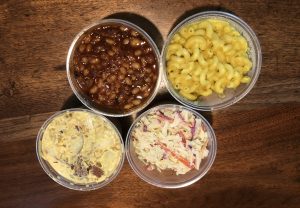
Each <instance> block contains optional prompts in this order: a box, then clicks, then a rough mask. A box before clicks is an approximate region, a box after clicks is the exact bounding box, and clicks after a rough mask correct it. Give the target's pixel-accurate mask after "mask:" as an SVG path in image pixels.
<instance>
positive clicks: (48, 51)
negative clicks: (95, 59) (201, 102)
mask: <svg viewBox="0 0 300 208" xmlns="http://www.w3.org/2000/svg"><path fill="white" fill-rule="evenodd" d="M211 7H216V8H218V9H220V8H224V9H227V10H230V11H232V12H234V13H235V14H237V15H238V16H240V17H241V18H242V19H244V20H245V21H246V22H247V23H249V25H250V26H252V27H253V29H254V31H255V32H256V33H257V35H258V38H259V40H260V42H261V45H262V52H263V67H262V72H261V75H260V78H259V80H258V83H257V85H256V87H255V88H254V89H253V90H252V91H251V93H250V94H249V95H248V96H247V97H246V98H244V99H243V100H242V102H240V105H242V106H247V105H249V104H251V105H262V104H263V105H267V104H269V103H288V102H299V101H300V97H299V88H300V87H299V86H300V70H299V55H300V54H299V46H300V40H299V35H300V26H299V25H300V19H299V11H300V5H299V1H297V0H294V1H288V3H286V2H282V1H258V0H250V1H236V2H232V1H208V0H204V1H197V0H192V1H137V0H135V1H111V2H110V3H107V2H106V1H84V0H81V1H76V2H71V1H70V2H67V1H58V0H56V1H2V2H1V3H0V41H1V43H2V44H1V45H0V109H1V110H0V118H7V117H13V116H23V115H28V114H29V115H31V114H36V113H45V112H49V111H56V110H59V109H60V108H61V106H62V105H63V104H64V102H66V100H67V99H68V97H69V96H71V94H72V92H71V89H70V87H69V85H68V82H67V78H66V73H65V59H66V54H67V51H68V47H69V45H70V43H71V41H72V39H73V37H74V36H75V34H76V33H77V32H78V31H80V29H82V28H83V27H84V26H86V25H88V24H90V23H92V22H93V21H96V20H99V19H102V18H104V17H106V16H109V15H111V14H114V13H119V12H128V13H135V14H138V15H141V16H143V17H145V18H147V19H148V20H149V21H151V22H152V23H153V24H154V25H155V26H156V27H157V29H158V30H159V31H160V32H161V35H162V37H163V38H164V39H165V38H166V36H167V34H168V32H169V31H170V29H171V28H172V25H173V24H174V23H175V22H176V21H177V20H178V18H179V17H180V16H182V15H184V14H192V13H195V12H196V11H199V10H200V9H201V8H211ZM166 9H167V10H166ZM188 11H190V12H188ZM297 95H298V96H297ZM4 109H5V110H4Z"/></svg>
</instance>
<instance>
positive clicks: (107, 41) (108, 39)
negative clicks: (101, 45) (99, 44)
mask: <svg viewBox="0 0 300 208" xmlns="http://www.w3.org/2000/svg"><path fill="white" fill-rule="evenodd" d="M105 42H106V43H108V44H109V45H114V44H115V41H114V40H113V39H110V38H106V39H105Z"/></svg>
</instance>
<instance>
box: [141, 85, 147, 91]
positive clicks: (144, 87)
mask: <svg viewBox="0 0 300 208" xmlns="http://www.w3.org/2000/svg"><path fill="white" fill-rule="evenodd" d="M148 89H149V86H148V85H144V86H143V87H142V89H141V91H143V92H146V91H147V90H148Z"/></svg>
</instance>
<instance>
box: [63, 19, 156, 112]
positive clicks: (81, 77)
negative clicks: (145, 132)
mask: <svg viewBox="0 0 300 208" xmlns="http://www.w3.org/2000/svg"><path fill="white" fill-rule="evenodd" d="M159 56H160V55H159V50H158V48H157V46H156V45H155V43H154V42H153V40H152V39H151V38H150V36H149V35H148V34H147V33H146V32H145V31H143V30H142V29H141V28H139V27H138V26H136V25H134V24H133V23H130V22H127V21H124V20H118V19H105V20H100V21H99V22H97V23H95V24H93V25H90V26H88V27H87V28H85V29H83V30H82V31H81V32H80V33H79V34H78V35H77V36H76V37H75V39H74V40H73V42H72V44H71V47H70V49H69V53H68V57H67V74H68V80H69V83H70V86H71V88H72V90H73V92H74V93H75V95H76V96H77V97H78V99H79V100H80V101H81V102H82V103H83V104H84V105H86V106H87V107H88V108H90V109H92V110H94V111H96V112H98V113H101V114H104V115H107V116H115V117H120V116H127V115H130V114H133V113H135V112H137V111H139V110H141V109H143V108H145V107H146V106H147V105H148V104H149V103H150V102H151V101H152V100H153V99H154V97H155V95H156V93H157V91H158V88H159V84H160V79H161V77H160V76H161V73H160V70H161V69H160V62H159Z"/></svg>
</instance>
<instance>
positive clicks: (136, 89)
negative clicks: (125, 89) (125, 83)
mask: <svg viewBox="0 0 300 208" xmlns="http://www.w3.org/2000/svg"><path fill="white" fill-rule="evenodd" d="M139 92H140V88H138V87H135V88H133V90H132V91H131V93H132V94H133V95H135V94H138V93H139Z"/></svg>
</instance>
